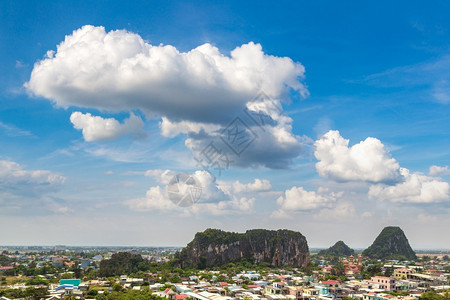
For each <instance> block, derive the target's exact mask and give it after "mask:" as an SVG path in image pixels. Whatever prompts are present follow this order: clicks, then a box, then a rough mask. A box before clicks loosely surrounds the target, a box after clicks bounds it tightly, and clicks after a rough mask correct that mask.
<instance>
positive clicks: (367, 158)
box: [314, 130, 402, 183]
mask: <svg viewBox="0 0 450 300" xmlns="http://www.w3.org/2000/svg"><path fill="white" fill-rule="evenodd" d="M348 144H349V140H346V139H344V138H343V137H342V136H341V135H340V134H339V131H333V130H331V131H329V132H327V133H326V134H325V135H323V136H322V138H320V139H319V140H317V141H316V142H315V144H314V145H315V152H314V155H315V157H316V158H317V159H318V160H319V162H317V163H316V169H317V172H318V173H319V175H320V176H322V177H325V178H329V179H332V180H335V181H367V182H373V183H377V182H392V183H394V182H398V181H400V180H402V177H401V174H400V165H399V164H398V162H397V161H396V160H395V159H394V158H392V157H391V155H390V153H389V151H388V150H387V149H386V148H385V147H384V145H383V144H382V143H381V142H380V140H378V139H376V138H371V137H369V138H366V139H365V140H364V141H362V142H360V143H359V144H356V145H353V146H351V147H349V146H348Z"/></svg>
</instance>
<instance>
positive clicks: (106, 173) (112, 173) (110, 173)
mask: <svg viewBox="0 0 450 300" xmlns="http://www.w3.org/2000/svg"><path fill="white" fill-rule="evenodd" d="M104 174H105V175H114V172H113V171H111V170H109V171H106V172H105V173H104Z"/></svg>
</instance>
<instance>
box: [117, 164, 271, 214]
mask: <svg viewBox="0 0 450 300" xmlns="http://www.w3.org/2000/svg"><path fill="white" fill-rule="evenodd" d="M177 174H179V173H177V172H175V171H172V170H161V169H155V170H148V171H146V172H145V175H146V176H150V177H153V178H155V179H156V181H157V182H158V184H159V185H157V186H154V187H151V188H150V189H149V190H148V191H147V193H146V197H143V198H137V199H131V200H128V201H125V202H124V204H125V205H126V206H128V207H129V208H130V209H131V210H135V211H152V210H157V211H168V210H171V211H175V212H176V211H178V212H180V211H182V212H183V214H184V215H190V214H201V213H210V214H213V215H225V214H230V213H238V212H250V211H252V209H253V207H254V204H255V198H253V197H247V196H241V195H239V193H245V192H249V191H255V192H258V191H267V190H268V189H270V183H269V182H268V181H267V180H260V179H255V181H254V182H253V183H249V184H246V185H244V184H241V183H240V182H239V181H236V182H233V183H232V182H223V181H222V182H217V181H216V178H215V177H214V176H213V175H211V174H210V173H208V172H206V171H196V172H194V173H193V176H194V177H195V179H196V180H197V181H198V183H199V184H200V186H201V189H202V192H201V196H200V199H199V201H198V202H196V203H195V204H194V205H192V206H188V207H178V206H177V205H175V204H174V203H173V202H172V201H171V200H170V198H169V195H168V192H167V185H169V184H170V182H171V180H172V179H173V177H174V176H175V175H177ZM233 186H236V188H237V189H238V190H239V191H236V192H235V191H233ZM230 188H231V189H230Z"/></svg>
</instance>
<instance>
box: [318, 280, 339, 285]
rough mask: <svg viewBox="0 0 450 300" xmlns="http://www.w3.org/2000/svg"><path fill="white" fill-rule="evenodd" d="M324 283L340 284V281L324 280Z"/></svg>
mask: <svg viewBox="0 0 450 300" xmlns="http://www.w3.org/2000/svg"><path fill="white" fill-rule="evenodd" d="M322 283H323V284H338V283H339V281H337V280H327V281H322Z"/></svg>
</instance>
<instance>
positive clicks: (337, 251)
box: [318, 241, 355, 256]
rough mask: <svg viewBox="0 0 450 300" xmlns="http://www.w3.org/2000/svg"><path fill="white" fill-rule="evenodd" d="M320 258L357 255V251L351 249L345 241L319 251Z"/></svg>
mask: <svg viewBox="0 0 450 300" xmlns="http://www.w3.org/2000/svg"><path fill="white" fill-rule="evenodd" d="M318 255H320V256H350V255H355V250H353V249H350V247H349V246H347V245H346V244H345V243H344V242H343V241H339V242H336V244H334V245H333V246H331V247H330V248H328V249H326V250H321V251H319V253H318Z"/></svg>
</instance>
